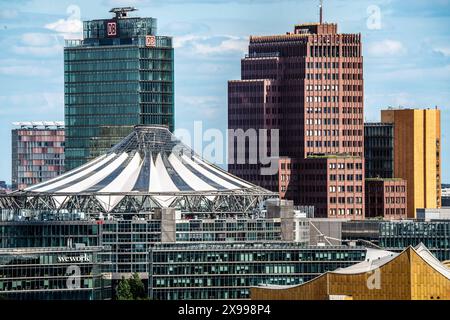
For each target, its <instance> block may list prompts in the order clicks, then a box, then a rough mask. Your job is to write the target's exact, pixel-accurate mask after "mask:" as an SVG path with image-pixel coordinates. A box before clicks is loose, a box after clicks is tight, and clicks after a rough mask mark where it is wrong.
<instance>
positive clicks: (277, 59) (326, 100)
mask: <svg viewBox="0 0 450 320" xmlns="http://www.w3.org/2000/svg"><path fill="white" fill-rule="evenodd" d="M363 99H364V84H363V57H362V43H361V35H360V34H339V33H338V30H337V24H334V23H312V24H301V25H296V26H295V28H294V31H293V32H290V33H287V34H284V35H274V36H251V37H250V45H249V53H248V54H247V55H246V57H245V58H244V59H242V61H241V80H237V81H229V83H228V128H229V129H233V130H237V129H243V130H244V131H246V130H248V129H252V128H253V129H256V130H258V129H269V130H270V129H278V130H279V140H280V143H279V157H278V158H277V160H278V164H279V166H278V167H279V170H278V173H277V174H275V175H261V171H260V169H261V168H262V167H264V165H263V164H249V163H248V162H246V163H245V164H242V163H237V161H236V158H237V154H236V148H232V149H231V151H230V152H229V171H230V172H231V173H233V174H235V175H238V176H240V177H242V178H244V179H246V180H248V181H251V182H253V183H256V184H259V185H261V186H263V187H266V188H268V189H270V190H272V191H278V192H279V193H280V196H281V197H283V198H287V199H292V200H294V203H295V204H296V205H313V206H315V215H316V217H330V218H350V219H363V218H364V123H363V120H364V118H363V117H364V107H363ZM268 144H269V143H268ZM269 151H270V148H269ZM247 155H248V154H247Z"/></svg>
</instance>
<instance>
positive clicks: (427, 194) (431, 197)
mask: <svg viewBox="0 0 450 320" xmlns="http://www.w3.org/2000/svg"><path fill="white" fill-rule="evenodd" d="M381 121H382V122H384V123H393V124H394V176H395V177H399V178H403V179H405V180H406V181H407V182H408V218H415V217H416V209H418V208H440V207H441V183H442V182H441V112H440V110H438V109H427V110H419V109H389V110H382V111H381Z"/></svg>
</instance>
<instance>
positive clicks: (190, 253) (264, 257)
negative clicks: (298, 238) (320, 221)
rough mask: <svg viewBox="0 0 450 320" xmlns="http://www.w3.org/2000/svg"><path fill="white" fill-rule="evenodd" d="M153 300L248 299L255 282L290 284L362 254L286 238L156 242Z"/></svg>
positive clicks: (359, 249)
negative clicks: (299, 242) (192, 242)
mask: <svg viewBox="0 0 450 320" xmlns="http://www.w3.org/2000/svg"><path fill="white" fill-rule="evenodd" d="M150 255H151V256H152V260H151V261H152V263H151V268H150V277H149V297H150V298H151V299H154V300H198V299H203V300H208V299H219V300H223V299H249V298H250V288H251V287H252V286H257V285H259V284H261V283H265V284H272V285H296V284H301V283H304V282H307V281H310V280H312V279H314V278H315V277H317V276H319V275H320V274H322V273H323V272H326V271H332V270H335V269H338V268H344V267H348V266H350V265H353V264H354V263H357V262H361V261H363V260H364V259H365V258H366V249H365V248H362V247H353V248H349V247H345V246H336V247H307V248H305V247H303V246H301V245H299V244H295V243H292V242H290V243H289V242H288V243H286V242H278V243H261V242H259V243H239V242H234V243H222V244H220V243H207V244H159V245H155V246H154V247H153V248H152V249H151V251H150Z"/></svg>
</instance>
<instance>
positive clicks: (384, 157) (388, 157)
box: [364, 123, 394, 179]
mask: <svg viewBox="0 0 450 320" xmlns="http://www.w3.org/2000/svg"><path fill="white" fill-rule="evenodd" d="M364 158H365V161H366V163H365V168H366V178H387V179H390V178H394V125H393V124H392V123H365V124H364Z"/></svg>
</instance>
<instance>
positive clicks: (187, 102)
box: [177, 96, 223, 120]
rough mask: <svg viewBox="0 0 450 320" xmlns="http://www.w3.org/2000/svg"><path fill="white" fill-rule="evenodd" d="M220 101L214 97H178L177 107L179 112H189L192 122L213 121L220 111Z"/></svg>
mask: <svg viewBox="0 0 450 320" xmlns="http://www.w3.org/2000/svg"><path fill="white" fill-rule="evenodd" d="M221 103H223V101H221V100H220V99H219V97H215V96H180V97H178V101H177V105H179V106H180V107H179V109H178V110H180V111H183V110H185V111H187V110H188V111H189V116H190V117H191V118H193V119H194V120H202V119H214V118H216V117H217V116H218V115H219V114H220V111H221Z"/></svg>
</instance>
